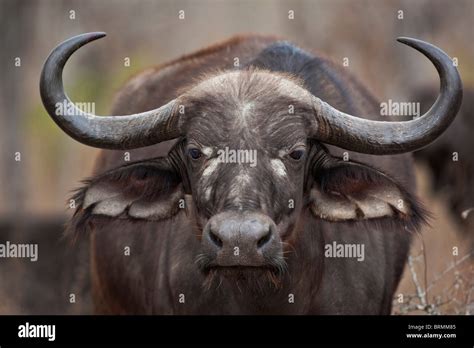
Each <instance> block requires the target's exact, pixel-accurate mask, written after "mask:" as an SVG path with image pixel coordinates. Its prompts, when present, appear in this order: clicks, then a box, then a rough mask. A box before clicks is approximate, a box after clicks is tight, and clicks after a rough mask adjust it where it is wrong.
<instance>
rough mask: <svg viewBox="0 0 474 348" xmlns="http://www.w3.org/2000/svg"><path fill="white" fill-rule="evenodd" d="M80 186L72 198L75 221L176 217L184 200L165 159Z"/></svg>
mask: <svg viewBox="0 0 474 348" xmlns="http://www.w3.org/2000/svg"><path fill="white" fill-rule="evenodd" d="M84 183H85V185H84V186H83V187H82V188H80V189H79V190H78V191H77V192H76V194H75V195H74V197H73V199H74V200H75V202H76V204H77V210H76V213H75V219H76V220H77V217H78V215H80V218H81V220H84V219H87V218H89V217H91V216H93V215H101V216H108V217H113V218H123V219H144V220H162V219H166V218H169V217H171V216H172V215H174V214H176V213H177V211H178V209H179V200H180V199H181V198H184V192H183V189H182V184H181V178H180V176H179V174H178V173H176V171H175V170H174V169H173V167H172V166H171V165H170V163H169V160H168V158H166V157H163V158H156V159H151V160H146V161H142V162H136V163H132V164H129V165H126V166H123V167H120V168H117V169H112V170H110V171H107V172H105V173H103V174H101V175H99V176H96V177H93V178H91V179H88V180H86V181H85V182H84Z"/></svg>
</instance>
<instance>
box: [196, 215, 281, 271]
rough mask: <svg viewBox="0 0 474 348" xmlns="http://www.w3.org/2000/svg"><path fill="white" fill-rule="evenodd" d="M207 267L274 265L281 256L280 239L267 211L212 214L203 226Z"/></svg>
mask: <svg viewBox="0 0 474 348" xmlns="http://www.w3.org/2000/svg"><path fill="white" fill-rule="evenodd" d="M201 243H202V248H203V253H204V254H205V255H206V256H207V262H206V265H205V266H206V267H262V266H271V265H272V264H275V263H277V262H278V260H279V259H280V258H282V247H281V239H280V236H279V234H278V233H277V228H276V226H275V223H274V222H273V221H272V220H271V219H270V218H269V217H268V216H266V215H263V214H259V213H250V212H237V211H236V212H234V211H231V212H223V213H220V214H217V215H215V216H213V217H212V218H211V219H210V220H209V221H208V223H207V224H206V226H205V227H204V230H203V235H202V240H201Z"/></svg>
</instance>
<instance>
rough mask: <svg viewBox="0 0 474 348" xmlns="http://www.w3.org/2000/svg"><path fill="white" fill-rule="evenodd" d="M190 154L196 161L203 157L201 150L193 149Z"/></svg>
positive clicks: (189, 151)
mask: <svg viewBox="0 0 474 348" xmlns="http://www.w3.org/2000/svg"><path fill="white" fill-rule="evenodd" d="M188 154H189V156H190V157H191V158H192V159H194V160H196V159H198V158H200V157H201V155H202V152H201V151H200V150H199V149H196V148H191V149H189V150H188Z"/></svg>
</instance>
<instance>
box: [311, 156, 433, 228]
mask: <svg viewBox="0 0 474 348" xmlns="http://www.w3.org/2000/svg"><path fill="white" fill-rule="evenodd" d="M313 175H314V178H313V185H312V188H311V197H310V198H311V210H312V212H313V214H314V215H316V216H317V217H319V218H321V219H324V220H329V221H358V220H367V219H376V218H384V217H396V218H398V219H402V220H405V221H407V222H408V223H412V224H414V225H418V224H419V222H421V221H423V220H424V210H423V208H422V207H421V206H420V204H419V203H418V202H417V201H416V199H415V198H414V197H412V195H410V193H409V192H407V191H406V190H405V189H403V187H402V186H401V185H399V184H398V183H397V182H395V181H394V180H393V179H391V178H390V177H388V176H387V175H386V174H384V173H382V172H381V171H379V170H377V169H374V168H371V167H369V166H366V165H363V164H360V163H355V162H346V161H341V160H335V159H334V160H333V161H330V162H329V163H326V165H325V167H324V168H321V169H319V170H317V172H316V173H313Z"/></svg>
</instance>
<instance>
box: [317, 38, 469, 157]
mask: <svg viewBox="0 0 474 348" xmlns="http://www.w3.org/2000/svg"><path fill="white" fill-rule="evenodd" d="M397 40H398V41H399V42H401V43H404V44H405V45H408V46H410V47H413V48H414V49H416V50H417V51H419V52H421V53H423V54H424V55H425V56H426V57H427V58H428V59H429V60H430V61H431V62H432V63H433V64H434V66H435V67H436V70H437V71H438V74H439V77H440V80H441V82H440V94H439V96H438V99H436V102H435V103H434V104H433V106H432V107H431V108H430V109H429V110H428V111H427V112H426V113H425V114H424V115H422V116H420V117H419V118H416V119H413V120H410V121H405V122H385V121H372V120H367V119H363V118H359V117H355V116H352V115H348V114H346V113H343V112H341V111H339V110H337V109H335V108H333V107H332V106H330V105H328V104H327V103H325V102H323V101H322V100H320V99H319V98H317V97H313V107H314V110H315V114H316V117H315V130H314V131H313V134H312V136H314V137H315V138H317V139H318V140H320V141H322V142H325V143H328V144H332V145H336V146H338V147H342V148H344V149H347V150H352V151H356V152H360V153H367V154H373V155H388V154H399V153H404V152H410V151H415V150H418V149H420V148H422V147H424V146H426V145H428V144H429V143H431V142H432V141H434V140H435V139H436V138H437V137H439V136H440V135H441V133H443V132H444V131H445V130H446V128H448V126H449V125H450V124H451V122H452V121H453V120H454V117H455V116H456V114H457V112H458V110H459V108H460V106H461V101H462V82H461V78H460V77H459V74H458V71H457V69H456V68H455V67H454V65H453V62H452V60H451V58H449V56H448V55H447V54H446V53H444V52H443V51H442V50H441V49H439V48H438V47H436V46H433V45H431V44H429V43H427V42H424V41H421V40H416V39H411V38H406V37H400V38H398V39H397Z"/></svg>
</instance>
